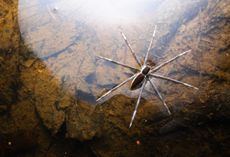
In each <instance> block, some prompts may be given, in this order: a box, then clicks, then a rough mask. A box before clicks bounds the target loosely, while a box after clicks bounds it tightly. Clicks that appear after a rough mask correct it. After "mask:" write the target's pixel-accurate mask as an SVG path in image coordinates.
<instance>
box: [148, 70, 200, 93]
mask: <svg viewBox="0 0 230 157" xmlns="http://www.w3.org/2000/svg"><path fill="white" fill-rule="evenodd" d="M149 75H150V76H152V77H155V78H159V79H163V80H167V81H171V82H174V83H178V84H182V85H184V86H186V87H189V88H193V89H196V90H198V89H199V88H197V87H195V86H193V85H190V84H188V83H185V82H182V81H179V80H175V79H172V78H170V77H166V76H162V75H158V74H151V73H150V74H149Z"/></svg>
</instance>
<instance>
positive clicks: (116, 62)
mask: <svg viewBox="0 0 230 157" xmlns="http://www.w3.org/2000/svg"><path fill="white" fill-rule="evenodd" d="M97 57H98V58H100V59H104V60H106V61H109V62H112V63H114V64H117V65H120V66H123V67H126V68H129V69H133V70H135V71H140V70H139V69H137V68H134V67H132V66H129V65H127V64H124V63H121V62H118V61H114V60H112V59H110V58H106V57H102V56H97Z"/></svg>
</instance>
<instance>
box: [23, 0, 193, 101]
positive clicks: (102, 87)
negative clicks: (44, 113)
mask: <svg viewBox="0 0 230 157" xmlns="http://www.w3.org/2000/svg"><path fill="white" fill-rule="evenodd" d="M161 3H162V2H161V1H158V0H155V1H150V0H145V1H140V0H136V1H130V0H125V1H104V0H99V1H90V0H88V1H81V0H79V1H68V2H65V1H62V0H56V1H42V0H37V1H27V0H21V1H19V26H20V32H21V34H22V37H23V39H24V41H25V43H26V44H27V45H28V46H29V47H30V48H31V49H32V51H33V52H34V53H35V54H36V56H37V57H39V58H40V59H41V60H43V61H44V63H45V64H46V65H47V67H48V68H49V69H50V71H51V72H52V73H53V75H54V76H55V77H56V78H57V79H58V80H60V81H64V86H65V88H66V90H67V91H69V92H70V93H71V94H73V95H75V96H76V97H77V98H78V99H83V100H85V101H87V102H88V103H92V104H95V103H96V102H95V100H96V99H97V98H98V97H99V96H100V95H101V94H102V92H104V91H106V90H109V89H111V88H112V87H114V86H115V85H117V84H118V83H120V82H122V81H123V80H124V79H125V78H127V77H129V76H130V75H132V74H133V71H130V69H127V68H122V67H119V66H117V65H113V64H111V63H110V62H107V61H104V60H102V59H99V58H98V56H105V57H108V58H111V59H114V60H117V61H120V62H122V63H125V64H128V65H132V66H134V67H137V66H138V65H137V64H136V62H135V60H134V58H133V56H132V55H131V53H130V52H129V51H130V50H129V49H128V47H127V45H126V44H125V42H124V40H123V38H122V36H121V34H120V32H121V31H122V32H123V33H124V34H126V36H127V38H128V40H129V42H130V43H131V45H132V47H133V49H134V51H135V53H136V54H137V56H138V58H139V59H140V60H142V61H143V58H144V55H145V54H146V51H147V48H148V45H149V42H150V39H151V36H152V32H153V31H154V26H155V25H157V26H158V29H157V31H156V37H155V39H154V41H153V42H154V44H153V45H155V46H154V47H153V48H151V52H150V57H149V60H151V61H152V62H155V63H157V62H158V64H159V63H160V61H163V59H162V60H160V58H161V57H163V56H165V55H167V56H168V57H167V58H169V57H172V56H173V55H177V54H179V53H181V52H183V51H186V50H188V49H192V46H193V45H191V44H190V45H189V43H188V44H187V45H183V46H181V47H179V46H178V49H177V50H176V51H175V52H168V53H167V54H165V53H166V51H165V50H161V49H163V48H162V47H163V46H165V45H167V44H168V43H167V42H169V41H167V40H171V39H170V38H173V36H174V31H176V29H177V28H176V26H175V21H174V20H175V16H185V18H190V17H188V16H190V15H180V14H183V12H184V11H183V8H181V6H180V4H178V3H175V2H174V3H173V2H171V4H167V6H165V8H164V7H162V8H160V9H158V8H157V6H159V5H160V4H161ZM162 9H163V10H162ZM162 13H164V15H161V14H162ZM172 15H173V17H172ZM165 18H166V19H170V20H171V21H168V20H164V19H165ZM171 18H172V19H171ZM172 26H173V27H175V28H174V30H169V29H173V28H171V27H172ZM162 38H163V39H162ZM164 38H168V39H164ZM159 39H161V40H163V41H161V42H159ZM162 43H163V45H162ZM158 45H159V46H160V47H158ZM164 49H167V48H164ZM192 53H196V52H195V50H194V52H192ZM188 55H189V54H188ZM191 56H194V54H190V55H189V56H188V58H189V57H191ZM167 58H165V59H164V60H166V59H167ZM185 58H186V56H185V57H184V59H185ZM179 60H180V59H179ZM185 64H186V63H185ZM166 68H167V67H166ZM168 68H170V67H168ZM166 70H167V69H166ZM168 71H169V70H168ZM165 73H166V72H165ZM165 73H164V74H165ZM182 73H183V71H182ZM158 84H159V83H158ZM129 86H130V84H129V85H128V86H126V87H125V88H123V89H122V90H120V91H119V93H121V94H126V95H127V96H131V97H137V93H138V92H137V91H132V92H131V91H129Z"/></svg>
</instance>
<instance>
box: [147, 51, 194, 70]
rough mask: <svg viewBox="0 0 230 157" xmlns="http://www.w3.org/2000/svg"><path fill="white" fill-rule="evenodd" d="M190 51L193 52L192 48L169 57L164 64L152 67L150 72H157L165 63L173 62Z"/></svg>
mask: <svg viewBox="0 0 230 157" xmlns="http://www.w3.org/2000/svg"><path fill="white" fill-rule="evenodd" d="M188 52H191V50H188V51H184V52H182V53H180V54H178V55H177V56H175V57H173V58H171V59H169V60H168V61H166V62H163V63H162V64H160V65H158V66H156V67H155V68H153V69H151V71H150V72H151V73H152V72H155V71H157V70H159V69H160V68H161V67H163V66H165V65H167V64H169V63H171V62H172V61H174V60H176V59H177V58H179V57H181V56H183V55H185V54H187V53H188Z"/></svg>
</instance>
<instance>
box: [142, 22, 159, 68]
mask: <svg viewBox="0 0 230 157" xmlns="http://www.w3.org/2000/svg"><path fill="white" fill-rule="evenodd" d="M156 30H157V25H155V27H154V31H153V35H152V38H151V41H150V43H149V47H148V50H147V53H146V55H145V61H144V65H146V62H147V59H148V56H149V51H150V49H151V48H152V44H153V38H154V37H155V34H156Z"/></svg>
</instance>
